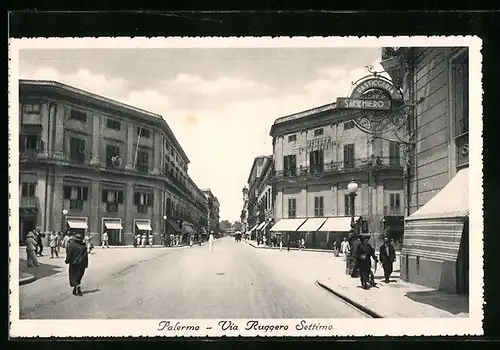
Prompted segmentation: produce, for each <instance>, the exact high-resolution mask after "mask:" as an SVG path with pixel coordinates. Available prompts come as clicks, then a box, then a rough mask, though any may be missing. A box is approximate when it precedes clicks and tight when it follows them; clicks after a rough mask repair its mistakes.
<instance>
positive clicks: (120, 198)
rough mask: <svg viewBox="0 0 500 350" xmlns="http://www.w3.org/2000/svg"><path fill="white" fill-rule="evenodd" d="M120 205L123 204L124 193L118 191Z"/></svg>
mask: <svg viewBox="0 0 500 350" xmlns="http://www.w3.org/2000/svg"><path fill="white" fill-rule="evenodd" d="M117 197H118V203H120V204H123V191H118V196H117Z"/></svg>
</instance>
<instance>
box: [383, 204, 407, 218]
mask: <svg viewBox="0 0 500 350" xmlns="http://www.w3.org/2000/svg"><path fill="white" fill-rule="evenodd" d="M384 215H388V216H402V215H404V211H403V208H402V207H390V206H384Z"/></svg>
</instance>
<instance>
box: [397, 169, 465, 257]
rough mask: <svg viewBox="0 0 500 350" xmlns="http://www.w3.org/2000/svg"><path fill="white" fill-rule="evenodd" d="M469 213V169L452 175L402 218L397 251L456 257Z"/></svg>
mask: <svg viewBox="0 0 500 350" xmlns="http://www.w3.org/2000/svg"><path fill="white" fill-rule="evenodd" d="M468 215H469V169H468V168H466V169H463V170H460V171H459V172H458V173H457V174H456V175H455V177H454V178H453V179H451V181H450V182H448V184H447V185H446V186H445V187H444V188H443V189H442V190H441V191H439V192H438V193H437V194H436V195H435V196H434V197H432V198H431V200H430V201H428V202H427V203H426V204H424V205H423V206H422V207H421V208H420V209H418V210H417V211H416V212H414V213H413V214H411V215H410V216H408V217H407V218H405V226H404V241H403V247H402V249H401V254H404V255H412V256H420V257H421V258H424V259H431V260H441V261H456V260H457V256H458V251H459V249H460V241H461V239H462V233H463V230H464V224H465V223H466V222H467V220H466V218H467V216H468Z"/></svg>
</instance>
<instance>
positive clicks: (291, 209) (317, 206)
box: [288, 193, 401, 218]
mask: <svg viewBox="0 0 500 350" xmlns="http://www.w3.org/2000/svg"><path fill="white" fill-rule="evenodd" d="M389 202H390V210H391V211H396V212H397V211H399V209H400V208H401V198H400V194H399V193H391V194H390V201H389ZM324 214H325V212H324V197H323V196H320V197H314V216H316V217H323V216H324ZM344 215H345V216H350V215H351V198H350V196H349V195H347V194H346V195H345V196H344ZM288 217H289V218H296V217H297V199H296V198H288Z"/></svg>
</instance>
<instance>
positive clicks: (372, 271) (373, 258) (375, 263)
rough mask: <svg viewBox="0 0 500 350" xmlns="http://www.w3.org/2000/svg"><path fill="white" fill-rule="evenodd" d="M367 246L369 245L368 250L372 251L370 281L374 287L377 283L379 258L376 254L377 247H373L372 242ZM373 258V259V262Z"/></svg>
mask: <svg viewBox="0 0 500 350" xmlns="http://www.w3.org/2000/svg"><path fill="white" fill-rule="evenodd" d="M367 246H368V251H369V252H370V253H369V255H370V259H369V261H368V262H369V263H370V270H369V272H370V275H369V280H368V283H370V285H371V286H372V287H374V286H375V285H376V283H375V272H377V264H378V259H377V256H376V255H375V248H373V247H372V245H371V244H370V243H367ZM372 260H373V264H372ZM372 266H373V268H372Z"/></svg>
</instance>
